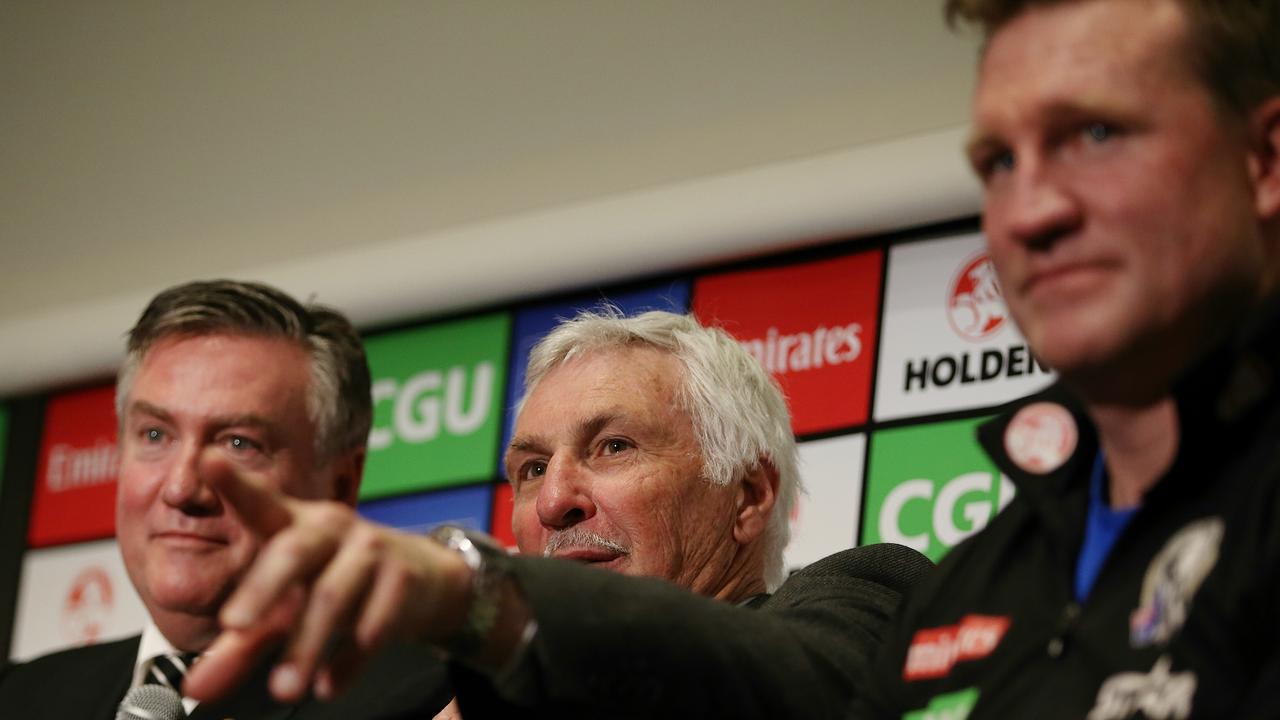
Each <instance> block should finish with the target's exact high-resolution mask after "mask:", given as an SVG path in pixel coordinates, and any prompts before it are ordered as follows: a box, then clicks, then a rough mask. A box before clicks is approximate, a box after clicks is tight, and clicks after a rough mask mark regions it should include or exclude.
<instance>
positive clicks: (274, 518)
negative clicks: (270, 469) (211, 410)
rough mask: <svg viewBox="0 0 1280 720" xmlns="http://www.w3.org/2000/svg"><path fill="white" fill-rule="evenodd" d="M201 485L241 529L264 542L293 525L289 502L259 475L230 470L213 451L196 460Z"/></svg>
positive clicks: (230, 466) (241, 469)
mask: <svg viewBox="0 0 1280 720" xmlns="http://www.w3.org/2000/svg"><path fill="white" fill-rule="evenodd" d="M200 469H201V476H202V479H203V480H204V482H205V484H207V485H208V486H209V487H210V488H212V489H213V490H214V492H216V493H218V495H219V496H220V497H222V499H223V500H224V501H225V502H226V503H227V504H228V505H230V506H231V507H232V508H233V509H234V510H235V511H236V515H238V516H239V517H240V519H241V521H243V522H244V524H245V526H246V527H248V528H249V529H250V530H251V531H253V532H254V533H256V534H258V535H259V536H261V537H264V538H267V537H271V536H272V535H275V534H276V533H277V532H279V531H280V530H282V529H284V528H286V527H288V526H289V525H290V524H291V523H292V522H293V516H294V513H293V510H292V509H291V507H290V503H291V502H292V501H291V500H290V499H289V498H288V497H286V496H285V495H284V493H282V492H280V491H279V490H277V489H276V488H275V487H273V486H272V485H271V483H270V482H269V481H268V480H267V479H266V477H265V476H264V475H263V474H262V473H257V472H254V471H252V470H247V469H245V468H236V467H233V466H232V464H231V461H230V460H228V459H227V458H226V457H224V456H222V454H221V452H220V451H219V450H218V449H217V448H207V449H205V450H204V452H203V453H202V455H201V457H200Z"/></svg>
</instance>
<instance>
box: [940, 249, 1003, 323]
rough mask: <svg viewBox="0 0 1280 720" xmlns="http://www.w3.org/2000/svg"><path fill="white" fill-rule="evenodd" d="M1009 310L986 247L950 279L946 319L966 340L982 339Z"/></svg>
mask: <svg viewBox="0 0 1280 720" xmlns="http://www.w3.org/2000/svg"><path fill="white" fill-rule="evenodd" d="M1008 316H1009V312H1008V310H1007V309H1006V308H1005V306H1004V296H1003V295H1001V293H1000V285H999V283H998V282H997V281H996V270H995V267H994V266H993V265H992V264H991V258H989V257H987V253H986V251H983V252H980V253H978V254H976V255H974V256H972V257H970V258H969V259H968V260H967V261H966V262H965V264H964V267H962V268H961V269H960V272H958V273H956V276H955V278H953V279H952V280H951V287H950V289H949V292H948V294H947V320H949V321H950V322H951V328H952V329H953V330H955V331H956V334H957V335H959V336H960V337H962V338H964V339H966V340H982V339H983V338H986V337H990V336H991V335H992V334H993V333H995V332H996V331H997V330H999V329H1000V328H1002V327H1004V323H1005V319H1006V318H1008Z"/></svg>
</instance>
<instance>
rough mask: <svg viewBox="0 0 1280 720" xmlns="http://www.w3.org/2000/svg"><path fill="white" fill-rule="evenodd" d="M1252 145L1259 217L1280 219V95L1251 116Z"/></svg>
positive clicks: (1250, 168) (1251, 154) (1250, 142)
mask: <svg viewBox="0 0 1280 720" xmlns="http://www.w3.org/2000/svg"><path fill="white" fill-rule="evenodd" d="M1249 146H1250V150H1249V175H1250V178H1251V179H1252V180H1253V185H1254V197H1255V207H1256V210H1257V212H1258V218H1259V219H1261V220H1264V221H1269V220H1276V219H1280V96H1276V97H1272V98H1269V99H1267V100H1266V101H1265V102H1263V103H1262V104H1260V105H1258V106H1257V107H1256V108H1254V109H1253V112H1251V113H1250V114H1249Z"/></svg>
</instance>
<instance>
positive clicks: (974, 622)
mask: <svg viewBox="0 0 1280 720" xmlns="http://www.w3.org/2000/svg"><path fill="white" fill-rule="evenodd" d="M1008 629H1009V618H1008V617H1007V616H996V615H965V616H964V617H962V618H960V622H958V623H956V624H955V625H946V626H943V627H937V628H927V629H923V630H917V631H916V634H915V636H914V637H913V638H912V639H911V647H910V648H908V649H907V662H906V665H905V666H904V667H903V668H902V677H903V679H904V680H906V681H908V682H910V681H913V680H930V679H933V678H940V677H946V676H947V675H948V674H949V673H950V672H951V668H952V667H954V666H955V664H956V663H958V662H966V661H970V660H980V659H982V658H984V657H986V656H988V655H990V654H991V651H993V650H995V649H996V646H997V645H999V644H1000V640H1001V639H1002V638H1003V637H1004V633H1005V631H1006V630H1008Z"/></svg>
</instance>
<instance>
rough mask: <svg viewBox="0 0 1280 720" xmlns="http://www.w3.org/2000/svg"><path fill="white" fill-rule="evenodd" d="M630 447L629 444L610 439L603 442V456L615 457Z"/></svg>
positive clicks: (617, 439)
mask: <svg viewBox="0 0 1280 720" xmlns="http://www.w3.org/2000/svg"><path fill="white" fill-rule="evenodd" d="M631 447H632V446H631V443H629V442H627V441H626V440H621V439H619V438H610V439H608V440H605V441H604V454H605V455H617V454H618V453H620V452H623V451H626V450H629V449H630V448H631Z"/></svg>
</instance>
